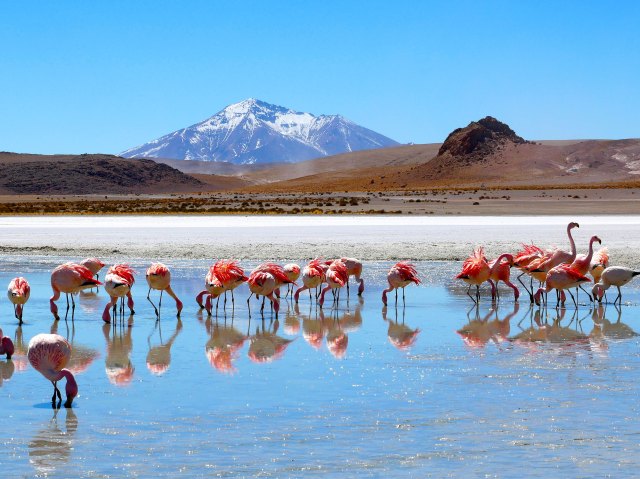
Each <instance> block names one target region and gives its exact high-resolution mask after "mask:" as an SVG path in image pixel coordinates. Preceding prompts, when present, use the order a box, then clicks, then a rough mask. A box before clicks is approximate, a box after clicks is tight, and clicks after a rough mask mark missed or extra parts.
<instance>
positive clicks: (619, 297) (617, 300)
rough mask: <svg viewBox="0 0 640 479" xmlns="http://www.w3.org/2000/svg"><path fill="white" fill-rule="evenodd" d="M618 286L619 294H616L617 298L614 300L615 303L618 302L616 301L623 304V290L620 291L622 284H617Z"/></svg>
mask: <svg viewBox="0 0 640 479" xmlns="http://www.w3.org/2000/svg"><path fill="white" fill-rule="evenodd" d="M616 288H618V296H616V299H615V300H614V301H613V304H616V302H617V303H618V304H619V305H620V306H622V291H620V286H616Z"/></svg>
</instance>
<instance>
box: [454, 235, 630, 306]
mask: <svg viewBox="0 0 640 479" xmlns="http://www.w3.org/2000/svg"><path fill="white" fill-rule="evenodd" d="M579 227H580V225H579V224H578V223H569V224H568V225H567V236H568V237H569V243H570V245H571V249H570V251H564V250H562V249H558V248H552V249H546V250H544V249H542V248H540V247H538V246H536V245H534V244H523V245H522V246H523V248H522V250H521V251H518V252H517V253H516V254H510V253H504V254H501V255H500V256H498V257H497V258H496V259H495V260H493V261H488V260H487V258H486V257H485V255H484V248H482V247H478V248H476V249H475V250H474V251H473V253H472V254H471V256H469V257H468V258H467V259H466V260H465V262H464V264H463V265H462V271H461V272H460V274H458V275H457V276H456V278H457V279H461V280H463V281H464V282H465V283H467V284H469V288H468V289H467V294H468V295H469V297H471V299H472V300H473V301H474V302H478V301H479V300H480V285H482V284H483V283H485V282H487V283H489V285H490V286H491V297H492V299H493V300H495V299H497V298H498V296H499V293H498V288H497V286H498V283H499V282H500V281H502V282H504V283H505V284H506V285H507V286H509V287H510V288H511V289H512V290H513V294H514V298H515V300H516V301H517V300H518V298H519V296H520V291H519V289H518V287H517V286H516V285H514V284H513V282H511V268H512V267H515V268H517V269H519V270H520V271H521V273H520V275H519V276H518V281H519V282H520V284H521V285H522V286H523V287H524V288H525V289H526V291H527V293H529V299H530V301H531V303H534V302H535V303H536V304H537V305H540V303H541V302H544V303H545V304H546V296H547V293H549V292H551V291H552V290H555V291H556V296H557V303H556V305H560V304H562V305H563V306H564V303H565V301H566V293H565V291H567V292H568V293H569V295H570V296H571V299H572V300H573V303H574V305H575V306H576V307H577V305H578V303H577V301H576V296H577V293H578V288H580V289H582V290H583V291H584V292H585V293H586V294H587V296H588V297H589V301H590V302H593V301H595V300H598V301H599V302H602V299H603V297H604V295H605V292H606V290H607V289H609V288H610V287H611V286H615V287H616V288H617V289H618V295H617V296H616V299H615V300H614V304H616V303H619V304H622V292H621V291H620V287H621V286H624V285H625V284H627V283H628V282H629V281H631V280H632V279H633V277H634V276H637V275H639V274H640V271H634V270H633V269H631V268H627V267H625V266H609V254H608V251H607V248H601V249H600V250H598V251H596V252H594V250H593V244H594V243H596V242H597V243H599V244H602V241H601V240H600V238H598V237H597V236H592V237H591V239H590V240H589V247H588V250H587V253H586V254H577V250H576V243H575V241H574V239H573V236H572V235H571V230H572V229H574V228H579ZM587 274H590V275H591V277H592V278H593V282H594V285H593V287H592V289H591V293H589V292H588V291H586V290H585V289H584V287H583V284H585V283H589V282H591V279H590V278H589V277H588V276H586V275H587ZM525 275H526V276H528V277H529V287H527V285H526V284H525V282H523V281H522V277H523V276H525ZM534 279H535V280H537V281H538V282H539V284H540V286H539V288H538V290H537V291H536V292H535V293H534V291H533V280H534ZM472 286H475V287H476V294H475V297H474V296H472V295H471V293H470V291H471V287H472ZM574 288H575V289H576V296H574V295H573V293H572V292H571V290H572V289H574Z"/></svg>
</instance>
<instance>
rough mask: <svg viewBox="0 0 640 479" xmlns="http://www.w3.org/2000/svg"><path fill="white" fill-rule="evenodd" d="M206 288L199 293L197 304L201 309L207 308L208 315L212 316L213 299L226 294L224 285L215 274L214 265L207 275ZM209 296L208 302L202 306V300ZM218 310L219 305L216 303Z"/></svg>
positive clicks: (205, 279)
mask: <svg viewBox="0 0 640 479" xmlns="http://www.w3.org/2000/svg"><path fill="white" fill-rule="evenodd" d="M204 288H205V289H203V290H202V291H200V292H199V293H198V295H197V296H196V302H197V303H198V306H200V309H202V308H205V309H206V310H207V314H208V315H209V316H211V299H212V298H218V297H219V296H220V295H221V294H222V293H223V292H224V285H223V284H222V282H221V281H220V280H219V279H218V277H217V276H216V273H215V265H212V266H211V267H210V268H209V271H208V272H207V275H206V276H205V278H204ZM204 296H207V301H206V303H205V305H203V304H202V298H203V297H204ZM217 308H218V303H216V309H217Z"/></svg>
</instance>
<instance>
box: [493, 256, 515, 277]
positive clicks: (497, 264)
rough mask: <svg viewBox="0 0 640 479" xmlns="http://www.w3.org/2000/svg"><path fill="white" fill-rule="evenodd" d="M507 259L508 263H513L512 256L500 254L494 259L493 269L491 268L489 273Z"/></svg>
mask: <svg viewBox="0 0 640 479" xmlns="http://www.w3.org/2000/svg"><path fill="white" fill-rule="evenodd" d="M505 258H506V259H508V260H509V262H511V263H513V255H512V254H509V253H502V254H501V255H500V256H498V259H496V262H495V263H493V267H492V268H491V271H492V272H493V271H494V270H495V269H497V268H498V267H499V266H500V263H501V262H502V260H503V259H505Z"/></svg>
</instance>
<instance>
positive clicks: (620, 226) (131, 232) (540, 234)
mask: <svg viewBox="0 0 640 479" xmlns="http://www.w3.org/2000/svg"><path fill="white" fill-rule="evenodd" d="M570 221H577V222H578V223H580V226H581V227H580V228H579V229H577V230H574V237H575V239H576V243H577V247H578V252H586V249H587V244H588V241H589V238H590V237H591V236H592V235H598V236H599V237H600V238H601V239H602V241H603V246H607V247H608V248H609V249H610V252H611V255H612V261H613V262H614V263H616V264H629V265H633V264H637V263H638V262H640V255H639V253H638V252H639V251H640V240H639V239H638V238H640V216H638V215H632V216H629V215H625V216H539V217H532V216H450V217H449V216H435V217H434V216H42V217H1V218H0V253H4V254H9V255H12V254H13V255H21V256H32V255H37V256H41V255H45V256H70V257H71V256H73V257H77V256H86V255H98V256H101V257H105V258H107V259H108V258H157V259H171V258H175V259H207V258H209V259H213V258H221V257H235V258H238V259H265V258H269V259H274V260H286V259H297V260H302V259H305V258H311V257H315V256H325V257H333V256H341V255H342V256H355V257H359V258H361V259H363V260H395V259H411V260H460V259H462V258H463V257H465V256H466V255H467V254H468V253H469V252H470V250H471V249H472V248H473V247H474V246H476V245H484V246H485V247H486V249H487V254H488V256H494V255H497V254H499V253H501V252H504V251H515V250H516V249H517V248H518V247H519V246H520V244H521V243H522V242H534V243H535V244H537V245H539V246H541V247H550V246H558V247H561V248H566V249H568V248H569V243H568V240H567V236H566V228H565V226H566V224H567V223H569V222H570Z"/></svg>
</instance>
